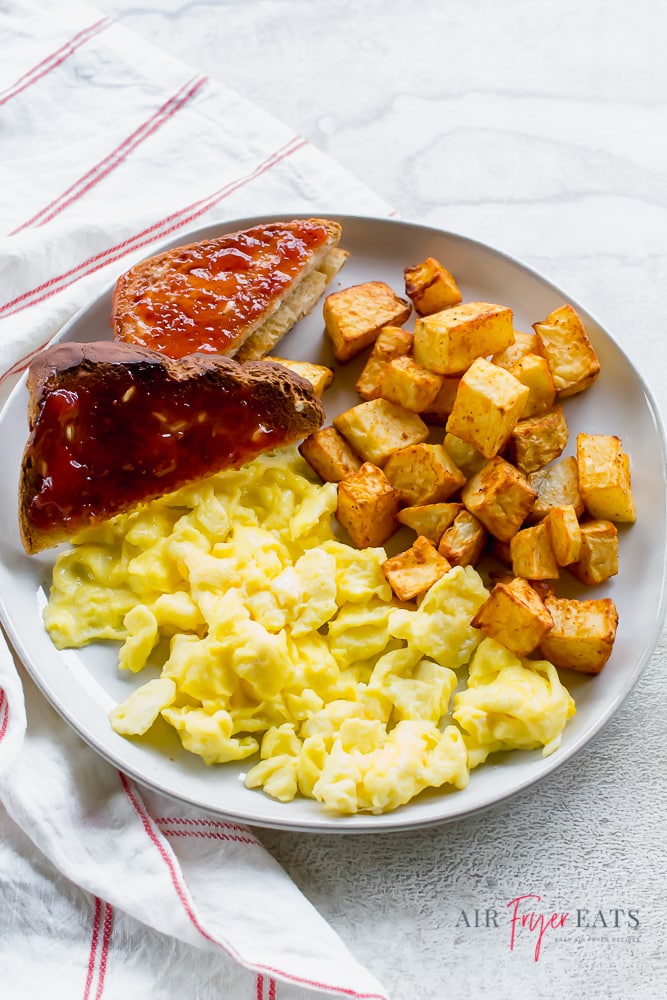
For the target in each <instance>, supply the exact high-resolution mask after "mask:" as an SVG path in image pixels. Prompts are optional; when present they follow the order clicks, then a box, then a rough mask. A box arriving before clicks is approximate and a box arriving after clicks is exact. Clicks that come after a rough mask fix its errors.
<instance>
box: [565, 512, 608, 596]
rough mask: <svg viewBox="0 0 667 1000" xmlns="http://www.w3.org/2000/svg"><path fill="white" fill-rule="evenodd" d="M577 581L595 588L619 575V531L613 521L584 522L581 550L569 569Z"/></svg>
mask: <svg viewBox="0 0 667 1000" xmlns="http://www.w3.org/2000/svg"><path fill="white" fill-rule="evenodd" d="M567 568H568V569H569V571H570V572H571V573H572V574H573V575H574V576H576V578H577V580H581V582H582V583H587V584H589V585H590V586H594V585H595V584H597V583H603V582H604V581H605V580H608V579H609V578H610V577H611V576H616V574H617V573H618V529H617V527H616V525H615V524H613V523H612V522H611V521H584V523H583V524H582V525H581V550H580V552H579V558H578V559H577V560H576V562H573V563H570V564H569V565H568V567H567Z"/></svg>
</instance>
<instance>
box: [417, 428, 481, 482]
mask: <svg viewBox="0 0 667 1000" xmlns="http://www.w3.org/2000/svg"><path fill="white" fill-rule="evenodd" d="M424 416H426V414H424ZM442 443H443V444H444V446H445V448H446V449H447V451H448V452H449V454H450V455H451V456H452V458H453V459H454V464H455V465H457V466H458V467H459V469H460V470H461V472H462V473H463V474H464V476H465V477H466V478H467V479H470V477H471V476H475V475H477V473H478V472H479V470H480V469H482V468H483V467H484V466H485V465H486V459H485V458H484V455H482V454H480V452H478V451H477V449H476V448H473V446H472V445H471V444H468V442H467V441H462V440H461V438H460V437H457V436H456V434H445V438H444V441H443V442H442Z"/></svg>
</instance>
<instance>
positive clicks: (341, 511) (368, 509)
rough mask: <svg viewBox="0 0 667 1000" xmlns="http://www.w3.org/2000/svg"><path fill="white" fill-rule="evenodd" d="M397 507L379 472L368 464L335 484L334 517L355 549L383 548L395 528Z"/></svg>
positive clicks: (389, 487) (395, 494)
mask: <svg viewBox="0 0 667 1000" xmlns="http://www.w3.org/2000/svg"><path fill="white" fill-rule="evenodd" d="M400 505H401V501H400V500H399V497H398V493H397V492H396V490H394V489H393V488H392V485H391V483H390V482H389V480H388V479H387V477H386V476H385V474H384V472H383V471H382V469H378V467H377V466H375V465H373V464H372V463H371V462H364V464H363V465H362V466H361V468H360V469H359V471H358V472H353V473H352V475H350V476H348V477H347V478H346V479H343V480H341V482H340V483H339V484H338V504H337V507H336V517H337V518H338V521H339V522H340V524H342V526H343V527H344V528H345V530H346V531H347V533H348V535H349V536H350V538H351V539H352V541H353V543H354V544H355V545H356V546H357V548H360V549H365V548H369V547H375V546H376V545H384V543H385V542H386V541H387V539H388V538H389V537H390V536H391V535H393V534H394V532H395V531H396V529H397V528H398V520H397V519H396V515H397V513H398V510H399V507H400Z"/></svg>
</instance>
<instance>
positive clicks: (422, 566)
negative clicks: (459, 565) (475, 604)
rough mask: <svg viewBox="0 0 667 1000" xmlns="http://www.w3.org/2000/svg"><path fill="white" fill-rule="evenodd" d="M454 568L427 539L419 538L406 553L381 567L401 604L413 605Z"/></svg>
mask: <svg viewBox="0 0 667 1000" xmlns="http://www.w3.org/2000/svg"><path fill="white" fill-rule="evenodd" d="M451 568H452V567H451V566H450V565H449V563H448V562H447V560H446V559H445V558H444V557H443V556H441V555H440V553H439V552H438V550H437V549H436V548H435V546H434V545H432V544H431V542H429V540H428V538H424V536H423V535H419V536H418V538H417V539H416V540H415V542H414V543H413V545H412V546H411V547H410V548H409V549H406V550H405V552H399V554H398V555H396V556H392V557H391V559H387V560H386V561H385V562H383V563H382V570H383V572H384V575H385V576H386V578H387V582H388V583H389V585H390V587H391V589H392V590H393V591H394V593H395V594H396V596H397V597H398V599H399V601H411V600H412V598H413V597H416V596H417V595H418V594H423V593H424V591H425V590H428V588H429V587H432V586H433V584H434V583H435V582H436V580H439V579H440V577H441V576H444V575H445V573H449V571H450V569H451Z"/></svg>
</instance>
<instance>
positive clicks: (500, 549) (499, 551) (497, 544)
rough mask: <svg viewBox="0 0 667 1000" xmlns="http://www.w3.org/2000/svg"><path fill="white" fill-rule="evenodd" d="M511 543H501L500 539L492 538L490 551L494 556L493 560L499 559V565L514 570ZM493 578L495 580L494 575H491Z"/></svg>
mask: <svg viewBox="0 0 667 1000" xmlns="http://www.w3.org/2000/svg"><path fill="white" fill-rule="evenodd" d="M510 541H511V539H510ZM510 541H507V542H501V541H500V539H499V538H492V539H491V544H490V546H489V551H490V553H491V555H492V556H493V558H494V559H497V560H498V562H499V563H502V564H503V566H507V567H509V569H511V568H512V556H511V555H510ZM491 578H492V579H495V577H494V576H493V573H492V574H491Z"/></svg>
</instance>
